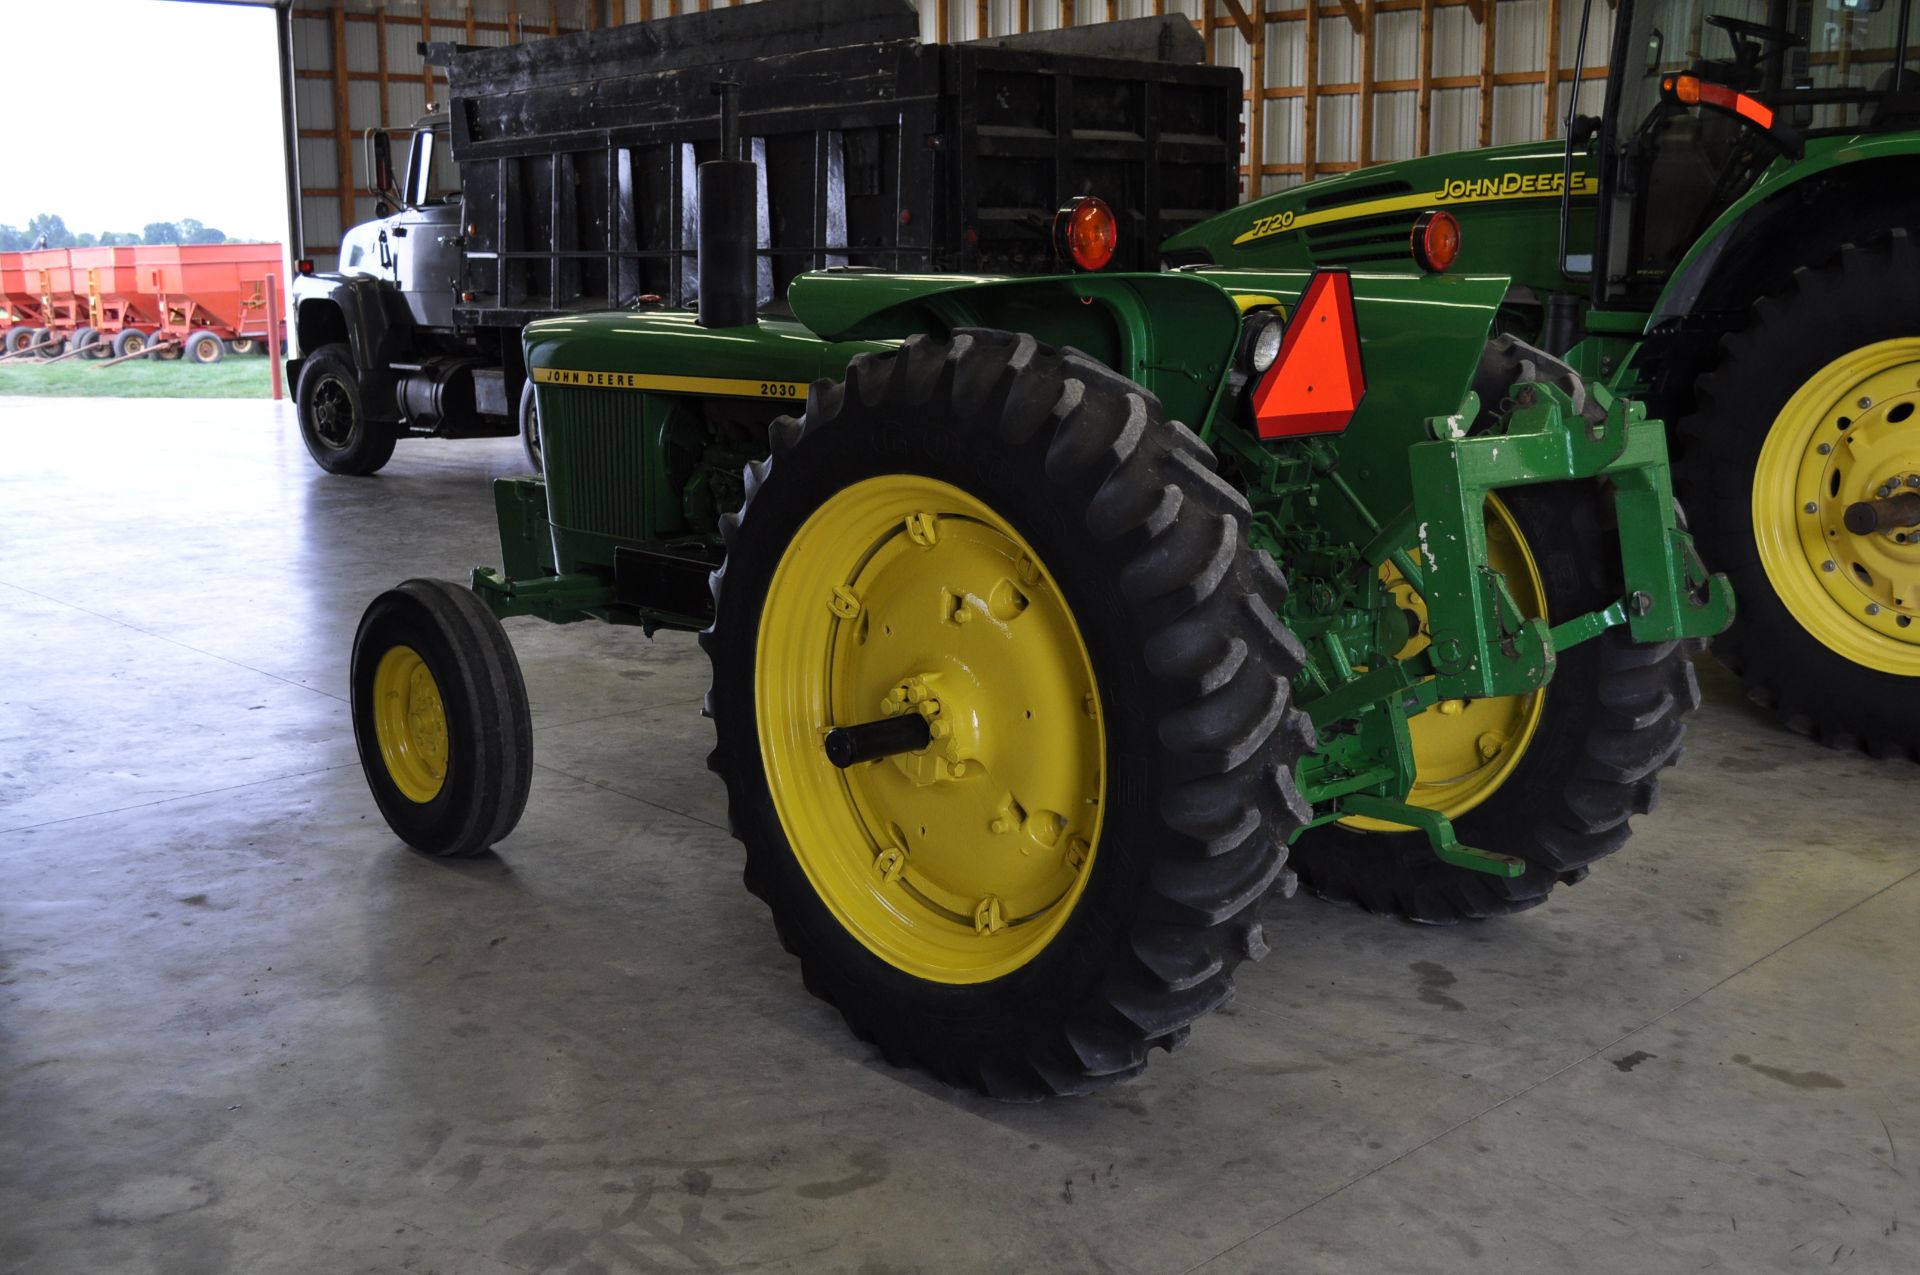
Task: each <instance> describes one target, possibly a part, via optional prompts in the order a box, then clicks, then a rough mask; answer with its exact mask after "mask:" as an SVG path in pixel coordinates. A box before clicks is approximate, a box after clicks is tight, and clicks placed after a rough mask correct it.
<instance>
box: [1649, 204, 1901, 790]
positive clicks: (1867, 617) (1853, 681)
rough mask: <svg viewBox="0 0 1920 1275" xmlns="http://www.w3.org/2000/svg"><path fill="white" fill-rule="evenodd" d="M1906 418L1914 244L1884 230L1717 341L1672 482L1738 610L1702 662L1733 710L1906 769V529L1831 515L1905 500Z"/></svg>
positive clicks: (1682, 432)
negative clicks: (1746, 707)
mask: <svg viewBox="0 0 1920 1275" xmlns="http://www.w3.org/2000/svg"><path fill="white" fill-rule="evenodd" d="M1916 409H1920V243H1916V242H1915V239H1914V237H1913V236H1912V235H1911V234H1909V232H1907V231H1905V230H1895V231H1893V232H1891V233H1890V234H1887V235H1883V236H1881V237H1880V238H1879V239H1877V240H1874V241H1872V242H1864V243H1862V244H1860V245H1857V246H1856V245H1854V244H1847V245H1844V246H1843V247H1842V248H1841V249H1840V250H1839V251H1838V253H1836V254H1835V255H1834V256H1832V257H1831V258H1830V259H1828V260H1827V261H1825V262H1823V263H1820V264H1818V265H1814V266H1811V267H1804V268H1802V269H1800V270H1797V271H1795V272H1794V274H1793V277H1792V278H1791V279H1790V280H1789V281H1788V282H1787V284H1786V285H1785V287H1784V288H1782V289H1781V290H1780V291H1779V292H1777V293H1775V294H1774V295H1772V296H1769V297H1766V298H1764V299H1762V300H1761V301H1760V302H1759V304H1757V305H1756V306H1755V307H1754V309H1753V314H1752V317H1751V319H1750V320H1749V322H1748V323H1747V326H1746V327H1744V328H1742V329H1741V330H1739V331H1737V332H1734V333H1733V334H1731V335H1730V336H1728V337H1727V338H1726V339H1725V340H1724V341H1723V342H1722V343H1721V347H1720V359H1719V362H1718V364H1717V365H1716V366H1715V367H1714V368H1713V369H1712V370H1711V371H1710V372H1709V373H1708V374H1707V375H1706V376H1705V377H1703V378H1702V379H1701V381H1700V382H1699V394H1698V403H1697V405H1696V408H1695V410H1694V411H1693V412H1692V413H1691V414H1690V415H1688V416H1687V417H1686V418H1685V419H1683V420H1682V421H1681V422H1680V424H1679V426H1678V430H1679V436H1680V438H1679V441H1680V447H1679V454H1678V459H1677V460H1676V462H1675V465H1674V476H1675V481H1676V485H1677V489H1678V492H1679V495H1680V499H1681V501H1682V502H1683V503H1684V504H1685V506H1686V509H1687V512H1688V514H1689V516H1690V517H1691V519H1692V523H1693V527H1694V536H1695V538H1696V539H1697V540H1698V541H1699V544H1700V552H1701V556H1702V557H1704V558H1705V559H1706V561H1707V562H1708V563H1709V564H1711V565H1712V567H1713V569H1714V570H1716V571H1724V572H1725V573H1726V574H1727V576H1728V578H1729V579H1730V580H1731V581H1732V583H1733V590H1734V596H1735V597H1737V598H1739V600H1740V607H1739V613H1738V615H1737V616H1736V617H1735V619H1734V622H1733V627H1732V628H1730V629H1729V630H1728V631H1727V632H1725V633H1723V634H1721V635H1720V636H1719V637H1717V638H1715V639H1714V642H1713V653H1714V655H1715V656H1716V657H1717V658H1718V659H1719V660H1720V662H1721V663H1722V664H1724V665H1726V666H1727V668H1728V669H1730V670H1732V672H1733V673H1734V674H1736V675H1737V676H1738V677H1739V678H1740V681H1741V683H1742V684H1743V685H1744V687H1745V688H1746V691H1747V694H1748V695H1749V696H1750V697H1751V698H1752V699H1753V700H1754V701H1755V702H1757V703H1759V704H1761V705H1762V706H1764V707H1766V708H1768V709H1770V710H1772V712H1773V713H1774V714H1775V715H1776V716H1778V717H1779V718H1780V719H1781V720H1782V721H1783V722H1785V723H1786V724H1787V726H1788V727H1790V728H1791V729H1793V730H1795V731H1798V732H1799V733H1801V734H1803V735H1808V736H1811V737H1812V738H1814V739H1816V740H1819V741H1820V742H1821V743H1824V744H1828V745H1830V746H1833V747H1836V748H1847V749H1854V748H1857V749H1861V750H1864V751H1866V752H1868V753H1871V754H1873V755H1874V756H1876V757H1889V756H1899V757H1909V758H1912V759H1914V760H1916V761H1920V525H1915V526H1911V527H1905V528H1902V527H1897V526H1889V527H1886V528H1883V529H1881V530H1880V531H1878V532H1876V533H1873V534H1869V535H1855V534H1854V533H1853V532H1851V531H1850V530H1849V529H1848V528H1847V527H1846V525H1845V522H1844V516H1843V515H1844V512H1845V510H1846V508H1847V507H1848V506H1849V505H1851V504H1853V503H1855V502H1858V501H1862V500H1871V499H1874V498H1877V497H1881V496H1884V495H1886V494H1888V493H1889V491H1890V490H1891V489H1893V488H1897V489H1898V491H1900V492H1911V491H1914V490H1915V489H1916V487H1920V419H1915V413H1916ZM1822 448H1824V449H1825V450H1824V451H1822V450H1820V449H1822ZM1814 543H1817V544H1819V545H1820V546H1821V551H1820V552H1815V551H1814V550H1813V549H1812V548H1811V547H1810V545H1812V544H1814Z"/></svg>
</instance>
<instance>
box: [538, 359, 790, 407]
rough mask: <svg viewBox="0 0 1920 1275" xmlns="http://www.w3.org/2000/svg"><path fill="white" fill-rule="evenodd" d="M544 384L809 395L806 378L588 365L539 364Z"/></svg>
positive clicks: (729, 395) (540, 381) (540, 380)
mask: <svg viewBox="0 0 1920 1275" xmlns="http://www.w3.org/2000/svg"><path fill="white" fill-rule="evenodd" d="M530 374H531V375H532V377H533V379H534V381H535V382H536V383H538V384H540V385H579V386H584V387H587V388H590V389H605V390H653V391H655V392H662V393H668V394H708V395H712V396H715V397H718V398H778V399H789V400H798V399H803V398H805V397H806V396H807V384H806V382H805V381H760V380H743V379H741V378H739V377H732V376H667V375H661V374H654V373H649V372H596V371H593V370H591V369H588V368H570V367H536V368H534V369H532V372H531V373H530Z"/></svg>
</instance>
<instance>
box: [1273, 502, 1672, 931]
mask: <svg viewBox="0 0 1920 1275" xmlns="http://www.w3.org/2000/svg"><path fill="white" fill-rule="evenodd" d="M1496 519H1498V520H1502V521H1504V524H1505V530H1504V531H1503V532H1502V533H1501V534H1499V535H1496V526H1497V523H1496ZM1610 525H1611V518H1610V516H1609V509H1608V507H1607V502H1606V500H1605V497H1604V494H1603V492H1602V491H1601V489H1600V488H1599V487H1597V486H1596V485H1595V484H1592V483H1564V484H1553V485H1551V486H1547V487H1523V488H1516V489H1512V490H1509V491H1504V492H1502V493H1501V494H1500V497H1499V499H1498V502H1493V501H1490V502H1489V509H1488V544H1489V556H1490V557H1491V558H1492V559H1493V565H1495V566H1496V567H1498V568H1500V569H1501V570H1502V571H1503V572H1504V573H1505V574H1506V576H1507V581H1508V587H1509V588H1510V589H1511V590H1512V592H1513V594H1514V597H1515V600H1516V601H1518V602H1519V604H1520V606H1521V607H1522V609H1523V610H1527V611H1528V612H1529V614H1530V615H1537V614H1540V613H1541V607H1542V606H1543V605H1544V611H1545V615H1546V618H1547V619H1548V620H1549V621H1550V622H1552V623H1555V624H1557V623H1559V622H1560V621H1562V620H1565V619H1568V618H1570V617H1571V616H1575V615H1580V614H1583V613H1585V612H1587V611H1592V610H1595V609H1598V608H1600V607H1604V606H1607V605H1608V604H1609V603H1611V602H1613V601H1614V600H1616V599H1617V598H1619V597H1620V593H1621V588H1622V586H1621V583H1620V581H1619V579H1618V575H1619V562H1620V551H1619V548H1618V545H1617V544H1616V543H1615V541H1614V538H1613V536H1612V535H1611V534H1610V532H1609V531H1608V528H1609V526H1610ZM1699 703H1700V692H1699V687H1698V684H1697V682H1696V681H1695V677H1694V671H1693V666H1692V665H1691V664H1690V663H1688V662H1687V658H1686V653H1685V652H1684V651H1683V650H1682V649H1681V644H1680V643H1677V642H1666V643H1660V644H1658V645H1640V644H1638V643H1635V642H1634V641H1633V640H1632V638H1631V637H1630V636H1629V635H1628V633H1627V631H1626V630H1625V629H1624V628H1613V629H1609V630H1607V632H1606V633H1604V634H1602V635H1601V636H1600V637H1598V638H1595V639H1593V640H1591V641H1588V642H1583V643H1581V644H1580V645H1578V646H1575V647H1571V648H1569V649H1568V650H1566V651H1563V652H1561V654H1560V658H1559V664H1558V668H1557V669H1556V671H1555V673H1554V676H1553V680H1552V681H1551V682H1549V683H1548V684H1547V685H1546V687H1544V688H1543V689H1542V690H1540V691H1537V692H1535V693H1534V695H1532V696H1510V697H1506V698H1503V699H1491V700H1479V701H1475V702H1474V703H1472V704H1466V703H1464V702H1461V701H1456V702H1455V704H1456V705H1457V706H1458V708H1459V711H1458V712H1454V713H1448V712H1445V711H1443V710H1444V709H1446V708H1448V707H1449V706H1448V705H1436V706H1435V707H1434V708H1430V709H1428V710H1427V711H1426V712H1425V713H1422V714H1421V715H1420V716H1419V717H1417V718H1415V719H1413V721H1412V722H1411V723H1410V726H1411V728H1412V731H1413V735H1414V744H1415V750H1416V754H1417V755H1418V756H1419V757H1420V759H1421V762H1422V765H1421V769H1420V774H1419V776H1418V779H1417V782H1416V787H1415V789H1414V792H1413V794H1412V796H1411V798H1410V800H1412V801H1413V803H1414V804H1416V805H1420V806H1424V807H1426V808H1428V809H1438V810H1441V811H1443V812H1445V813H1446V814H1447V815H1448V816H1449V817H1450V818H1451V819H1452V820H1453V825H1454V829H1455V831H1456V832H1457V833H1458V834H1459V837H1460V840H1461V841H1463V842H1464V843H1466V844H1467V845H1470V846H1474V847H1476V848H1478V849H1482V850H1491V851H1494V852H1496V853H1499V854H1509V855H1515V856H1518V857H1519V858H1522V859H1524V860H1526V861H1527V864H1528V867H1527V871H1526V872H1525V874H1524V875H1521V876H1518V877H1512V878H1507V877H1495V876H1489V875H1487V874H1485V873H1480V872H1474V871H1471V870H1469V869H1466V868H1459V867H1455V866H1453V865H1451V864H1448V863H1445V862H1443V861H1441V860H1440V859H1439V858H1438V857H1437V856H1436V855H1435V854H1434V853H1433V850H1432V849H1431V847H1430V846H1429V844H1428V841H1427V838H1426V836H1425V834H1423V833H1417V832H1408V831H1404V830H1401V829H1397V828H1393V827H1391V826H1389V825H1384V824H1378V823H1374V822H1372V821H1369V820H1361V819H1350V820H1345V821H1342V822H1340V823H1335V824H1327V825H1323V826H1321V827H1319V828H1315V829H1313V830H1312V831H1310V832H1308V833H1306V834H1304V835H1303V836H1302V837H1301V838H1300V840H1299V841H1298V842H1297V843H1296V844H1295V845H1294V848H1293V865H1294V868H1295V870H1296V871H1297V872H1298V873H1299V874H1300V879H1301V881H1302V882H1304V883H1305V884H1306V886H1307V888H1308V889H1310V890H1312V891H1313V892H1314V893H1315V894H1318V895H1320V896H1322V897H1323V898H1328V899H1333V900H1335V901H1339V902H1347V903H1354V904H1358V905H1359V906H1360V907H1363V908H1365V909H1366V910H1368V911H1369V912H1384V913H1391V914H1395V915H1398V916H1402V917H1405V918H1407V919H1408V920H1412V921H1419V922H1423V923H1426V924H1430V925H1446V924H1451V923H1453V922H1456V921H1462V920H1469V919H1476V918H1482V917H1491V916H1501V915H1505V914H1508V913H1512V912H1519V911H1523V910H1525V909H1527V908H1530V907H1534V906H1536V905H1538V904H1540V903H1543V902H1545V901H1546V898H1547V895H1548V894H1549V893H1551V891H1552V890H1553V888H1554V886H1555V885H1560V884H1573V883H1575V882H1577V881H1580V880H1581V879H1583V878H1584V877H1585V876H1586V874H1587V870H1588V868H1589V867H1590V866H1591V865H1592V864H1594V863H1595V862H1596V861H1598V860H1600V859H1603V858H1605V857H1606V856H1607V855H1610V854H1612V853H1613V852H1614V851H1616V850H1618V849H1619V848H1620V847H1621V846H1623V845H1625V844H1626V842H1627V840H1628V837H1629V829H1628V826H1627V824H1628V820H1629V819H1630V818H1631V817H1632V816H1633V815H1636V814H1645V813H1647V812H1648V811H1649V810H1651V809H1652V808H1653V804H1654V801H1655V800H1656V798H1657V797H1658V794H1659V774H1660V771H1661V770H1663V769H1665V768H1666V767H1668V766H1671V765H1672V764H1673V763H1674V762H1675V761H1677V760H1679V757H1680V751H1681V738H1682V736H1683V735H1684V734H1685V730H1686V727H1685V724H1684V718H1685V717H1686V715H1687V714H1688V713H1690V712H1692V711H1693V709H1695V708H1696V707H1698V706H1699ZM1490 737H1491V738H1490Z"/></svg>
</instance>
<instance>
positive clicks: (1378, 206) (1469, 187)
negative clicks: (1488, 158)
mask: <svg viewBox="0 0 1920 1275" xmlns="http://www.w3.org/2000/svg"><path fill="white" fill-rule="evenodd" d="M1512 175H1513V174H1509V176H1512ZM1528 175H1529V176H1536V177H1537V178H1551V179H1552V182H1553V187H1552V189H1548V190H1540V189H1534V190H1525V189H1521V190H1514V191H1507V192H1502V191H1500V190H1498V189H1495V190H1492V191H1487V192H1484V193H1479V194H1475V193H1470V192H1473V191H1474V190H1476V189H1477V186H1478V183H1474V182H1448V183H1447V185H1446V187H1445V188H1443V189H1441V190H1430V191H1426V192H1424V193H1420V194H1413V195H1393V196H1390V197H1389V198H1386V199H1370V200H1367V201H1366V202H1364V203H1358V204H1343V205H1340V206H1338V207H1334V208H1322V209H1321V210H1320V211H1318V212H1310V213H1293V212H1281V213H1274V214H1271V215H1268V216H1265V217H1258V218H1255V219H1254V223H1253V227H1252V229H1250V230H1248V231H1247V232H1246V233H1245V234H1243V235H1241V236H1240V237H1239V238H1238V239H1235V240H1234V241H1233V243H1234V246H1235V247H1236V248H1237V247H1239V246H1240V245H1241V244H1244V243H1252V242H1253V241H1255V240H1257V239H1270V238H1272V237H1273V236H1274V235H1284V234H1286V233H1287V232H1288V231H1291V230H1306V229H1308V228H1310V227H1313V226H1325V225H1330V224H1332V223H1334V222H1339V221H1352V220H1354V219H1355V218H1358V217H1374V216H1378V215H1379V214H1381V213H1395V212H1409V211H1414V210H1420V209H1427V208H1445V207H1448V206H1449V205H1455V204H1498V203H1505V202H1506V201H1508V200H1511V199H1558V198H1560V190H1559V186H1560V180H1559V179H1560V174H1558V173H1542V174H1537V175H1535V174H1528ZM1492 180H1493V181H1495V182H1498V181H1500V179H1498V178H1495V179H1492ZM1599 189H1600V181H1599V179H1598V178H1595V177H1586V176H1576V177H1575V178H1574V179H1573V193H1574V194H1575V195H1576V196H1578V195H1592V194H1596V193H1598V191H1599ZM1455 192H1458V193H1455Z"/></svg>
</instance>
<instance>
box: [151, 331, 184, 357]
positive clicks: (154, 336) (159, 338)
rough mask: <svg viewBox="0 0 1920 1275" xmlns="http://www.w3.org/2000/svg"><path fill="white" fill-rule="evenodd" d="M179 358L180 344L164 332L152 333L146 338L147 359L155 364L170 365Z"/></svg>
mask: <svg viewBox="0 0 1920 1275" xmlns="http://www.w3.org/2000/svg"><path fill="white" fill-rule="evenodd" d="M179 357H180V342H179V340H178V339H176V338H174V337H170V336H168V335H167V334H166V333H164V332H154V333H151V334H149V335H148V337H147V358H148V359H150V360H152V361H154V362H156V363H171V362H173V361H174V360H175V359H177V358H179Z"/></svg>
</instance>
